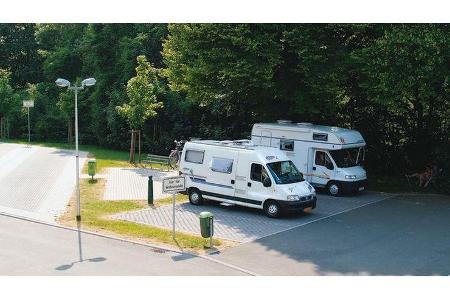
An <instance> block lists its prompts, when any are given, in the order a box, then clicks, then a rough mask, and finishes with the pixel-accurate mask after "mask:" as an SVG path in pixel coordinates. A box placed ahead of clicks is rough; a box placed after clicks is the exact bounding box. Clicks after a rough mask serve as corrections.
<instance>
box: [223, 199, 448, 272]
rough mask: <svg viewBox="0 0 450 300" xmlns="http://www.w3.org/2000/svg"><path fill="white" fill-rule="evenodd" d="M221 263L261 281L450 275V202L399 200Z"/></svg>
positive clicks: (244, 249)
mask: <svg viewBox="0 0 450 300" xmlns="http://www.w3.org/2000/svg"><path fill="white" fill-rule="evenodd" d="M336 201H339V200H338V199H336ZM216 258H217V259H220V260H221V261H225V262H228V263H232V264H235V265H239V266H240V267H242V268H245V269H247V270H251V271H253V272H255V273H257V274H261V275H449V274H450V197H448V196H439V195H408V196H396V197H393V198H389V199H386V200H383V201H380V202H377V203H374V204H370V205H367V206H364V207H361V208H357V209H355V210H351V211H348V212H345V213H342V214H338V215H335V216H332V217H329V218H326V219H322V220H319V221H317V222H313V223H310V224H307V225H304V226H301V227H297V228H294V229H291V230H288V231H284V232H282V233H279V234H275V235H272V236H268V237H265V238H262V239H259V240H256V241H254V242H251V243H247V244H241V245H240V246H237V247H235V248H232V249H228V250H225V251H224V252H223V253H221V254H219V255H217V256H216Z"/></svg>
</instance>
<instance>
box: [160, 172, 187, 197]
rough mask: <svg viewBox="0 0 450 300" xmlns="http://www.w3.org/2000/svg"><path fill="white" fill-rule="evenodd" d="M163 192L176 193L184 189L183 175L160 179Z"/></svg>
mask: <svg viewBox="0 0 450 300" xmlns="http://www.w3.org/2000/svg"><path fill="white" fill-rule="evenodd" d="M162 186H163V192H164V193H176V192H180V191H184V190H185V189H186V182H185V178H184V176H177V177H167V178H163V181H162Z"/></svg>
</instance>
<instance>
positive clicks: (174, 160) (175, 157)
mask: <svg viewBox="0 0 450 300" xmlns="http://www.w3.org/2000/svg"><path fill="white" fill-rule="evenodd" d="M173 142H174V143H175V149H173V150H171V151H170V154H169V166H170V167H171V168H172V169H175V168H176V167H177V166H178V162H179V161H180V158H181V152H182V151H183V147H184V144H185V143H186V141H185V140H181V141H177V140H174V141H173Z"/></svg>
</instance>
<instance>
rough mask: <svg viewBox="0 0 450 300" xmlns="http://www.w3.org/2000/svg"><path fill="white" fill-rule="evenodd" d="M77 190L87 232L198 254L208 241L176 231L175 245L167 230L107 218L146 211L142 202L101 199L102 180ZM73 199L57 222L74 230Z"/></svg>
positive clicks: (84, 183)
mask: <svg viewBox="0 0 450 300" xmlns="http://www.w3.org/2000/svg"><path fill="white" fill-rule="evenodd" d="M80 187H81V193H80V196H81V216H82V219H81V223H82V225H83V227H85V228H87V229H90V230H93V231H98V232H103V233H113V234H115V235H119V236H121V237H123V238H128V239H130V238H131V239H138V240H142V241H145V242H151V243H153V244H165V245H170V246H174V248H181V249H184V250H194V251H196V252H201V251H202V250H203V249H204V247H205V246H207V245H208V243H209V240H208V239H204V238H201V237H200V236H194V235H190V234H185V233H180V232H177V236H176V238H177V241H176V242H175V241H174V240H173V239H172V231H171V230H166V229H162V228H158V227H153V226H148V225H143V224H137V223H132V222H127V221H122V220H114V219H111V218H110V216H111V215H113V214H117V213H121V212H126V211H131V210H137V209H143V208H146V207H148V206H147V203H146V202H145V201H130V200H124V201H104V200H101V197H102V194H103V190H104V187H105V181H104V180H103V179H98V180H97V181H90V180H89V179H84V180H82V181H81V182H80ZM74 198H75V197H72V199H71V201H70V204H69V209H68V210H67V212H66V213H65V214H64V215H63V216H62V217H61V218H60V219H59V220H58V221H59V222H60V223H62V224H64V225H68V226H72V227H76V225H77V224H76V221H75V213H76V204H75V199H74ZM177 201H178V202H184V201H186V196H184V195H179V196H178V197H177ZM155 203H156V205H167V204H170V203H172V198H168V199H163V200H157V201H155ZM213 243H214V246H216V247H219V246H221V245H223V243H222V242H221V241H220V240H218V239H214V241H213Z"/></svg>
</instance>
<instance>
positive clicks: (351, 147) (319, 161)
mask: <svg viewBox="0 0 450 300" xmlns="http://www.w3.org/2000/svg"><path fill="white" fill-rule="evenodd" d="M252 142H253V143H254V144H255V145H262V146H268V147H273V148H277V149H280V150H282V151H283V152H284V153H285V154H286V156H287V157H288V159H290V160H292V161H293V162H294V163H295V165H296V166H297V168H298V169H299V170H300V172H302V173H303V174H304V176H305V179H306V180H307V181H309V182H310V183H311V184H312V185H313V186H315V187H323V188H326V189H327V191H328V192H329V193H330V194H331V195H333V196H337V195H339V194H341V193H345V192H356V191H362V190H364V188H365V185H366V179H367V177H366V171H365V170H364V168H363V167H362V166H361V162H362V161H363V160H364V146H366V143H365V141H364V139H363V137H362V136H361V134H360V133H359V132H358V131H356V130H350V129H345V128H339V127H331V126H321V125H313V124H311V123H292V122H291V121H283V120H280V121H278V122H277V123H257V124H254V125H253V129H252Z"/></svg>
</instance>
